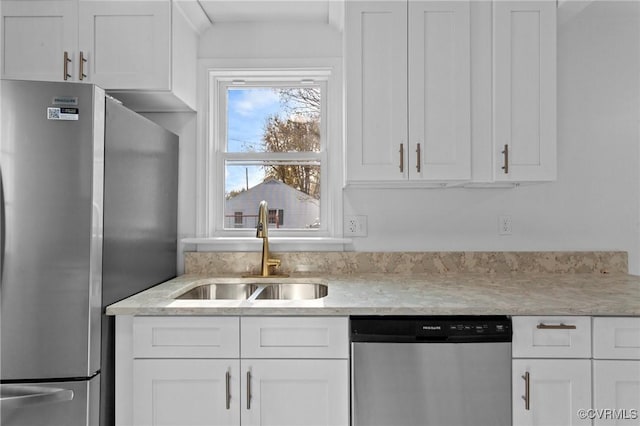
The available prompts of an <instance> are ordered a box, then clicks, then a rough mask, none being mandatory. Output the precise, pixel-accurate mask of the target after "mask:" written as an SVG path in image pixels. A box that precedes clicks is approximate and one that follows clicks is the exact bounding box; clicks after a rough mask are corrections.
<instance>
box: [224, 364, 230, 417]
mask: <svg viewBox="0 0 640 426" xmlns="http://www.w3.org/2000/svg"><path fill="white" fill-rule="evenodd" d="M225 391H226V397H227V400H226V406H227V410H229V409H230V408H231V373H230V372H229V370H227V374H225Z"/></svg>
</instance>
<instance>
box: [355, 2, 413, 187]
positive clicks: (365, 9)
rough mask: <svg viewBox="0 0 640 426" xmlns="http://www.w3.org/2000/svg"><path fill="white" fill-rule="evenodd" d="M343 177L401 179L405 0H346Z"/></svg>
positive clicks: (404, 142)
mask: <svg viewBox="0 0 640 426" xmlns="http://www.w3.org/2000/svg"><path fill="white" fill-rule="evenodd" d="M345 38H346V53H345V61H346V74H347V111H346V113H347V121H346V122H347V139H346V144H347V180H349V181H350V182H357V181H394V180H395V181H397V180H406V179H407V176H408V170H409V166H408V164H407V155H408V152H409V147H408V146H407V143H408V140H407V3H406V2H378V1H371V2H359V1H358V2H347V3H346V23H345Z"/></svg>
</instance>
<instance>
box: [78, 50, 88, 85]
mask: <svg viewBox="0 0 640 426" xmlns="http://www.w3.org/2000/svg"><path fill="white" fill-rule="evenodd" d="M79 62H80V74H79V77H78V78H79V79H80V80H84V79H85V78H86V77H87V75H86V74H85V73H84V64H85V62H87V60H86V59H85V57H84V52H80V61H79Z"/></svg>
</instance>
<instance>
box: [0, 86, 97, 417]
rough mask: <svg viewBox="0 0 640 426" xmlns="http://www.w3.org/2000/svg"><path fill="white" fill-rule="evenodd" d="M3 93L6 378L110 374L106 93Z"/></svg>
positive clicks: (38, 89)
mask: <svg viewBox="0 0 640 426" xmlns="http://www.w3.org/2000/svg"><path fill="white" fill-rule="evenodd" d="M1 84H2V114H3V116H2V120H3V122H2V135H1V136H2V137H1V139H0V168H1V172H2V183H3V190H4V192H3V195H4V203H3V205H2V206H1V207H2V208H3V212H2V213H3V214H2V217H3V218H4V225H5V226H4V230H5V231H6V233H5V235H3V237H4V248H5V250H4V253H2V255H3V265H2V267H3V269H2V276H1V277H0V279H1V280H0V286H1V287H0V291H1V292H2V301H1V303H2V310H1V311H0V312H1V335H2V353H1V359H2V365H1V369H0V373H1V376H0V378H1V379H2V380H3V381H7V380H14V381H15V380H24V379H29V380H39V381H46V380H53V379H59V378H69V377H89V376H92V375H93V374H94V373H95V372H97V371H98V370H99V368H100V367H99V362H100V360H99V351H100V340H99V339H100V336H99V333H100V329H99V326H100V298H101V276H102V275H101V273H102V270H101V259H102V241H101V239H102V187H103V165H104V93H103V92H102V90H101V89H99V88H97V87H95V86H92V85H85V84H73V83H47V82H27V81H10V80H3V81H2V82H1ZM3 424H4V423H3Z"/></svg>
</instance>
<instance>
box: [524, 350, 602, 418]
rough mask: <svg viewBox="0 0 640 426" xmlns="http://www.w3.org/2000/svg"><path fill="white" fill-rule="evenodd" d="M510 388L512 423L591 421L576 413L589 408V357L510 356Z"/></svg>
mask: <svg viewBox="0 0 640 426" xmlns="http://www.w3.org/2000/svg"><path fill="white" fill-rule="evenodd" d="M527 373H528V391H527V380H526V379H524V378H523V377H527ZM512 391H513V425H514V426H550V425H553V426H577V425H590V424H591V420H589V419H581V418H580V417H579V416H578V410H579V409H585V410H588V409H590V408H591V360H588V359H572V360H553V359H516V360H513V386H512ZM525 396H528V398H529V406H528V407H527V406H526V400H525V398H524V397H525Z"/></svg>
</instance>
